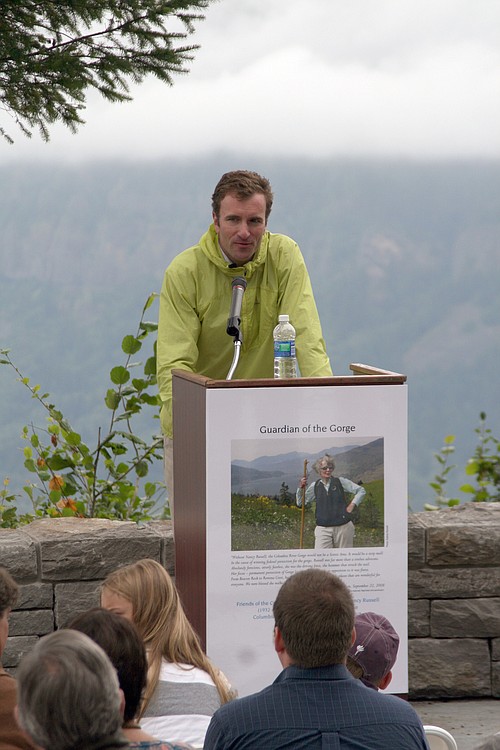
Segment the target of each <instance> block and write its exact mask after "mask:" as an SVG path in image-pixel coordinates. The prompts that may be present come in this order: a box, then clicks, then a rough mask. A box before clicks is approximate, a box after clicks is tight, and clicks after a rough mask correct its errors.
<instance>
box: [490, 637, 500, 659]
mask: <svg viewBox="0 0 500 750" xmlns="http://www.w3.org/2000/svg"><path fill="white" fill-rule="evenodd" d="M491 660H492V661H500V638H492V639H491Z"/></svg>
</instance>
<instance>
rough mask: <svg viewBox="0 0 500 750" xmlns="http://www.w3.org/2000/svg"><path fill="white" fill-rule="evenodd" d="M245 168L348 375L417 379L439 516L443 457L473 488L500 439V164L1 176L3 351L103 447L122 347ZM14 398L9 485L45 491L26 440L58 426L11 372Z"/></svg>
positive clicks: (2, 440) (225, 163) (418, 503)
mask: <svg viewBox="0 0 500 750" xmlns="http://www.w3.org/2000/svg"><path fill="white" fill-rule="evenodd" d="M240 167H241V168H250V169H256V170H257V171H260V172H262V173H263V174H266V176H268V177H269V178H270V180H271V182H272V184H273V188H274V191H275V205H274V208H273V212H272V214H271V218H270V223H269V228H270V229H271V231H277V232H284V233H286V234H289V235H291V236H292V237H294V238H295V239H296V240H297V241H298V243H299V245H300V246H301V249H302V252H303V254H304V256H305V259H306V262H307V265H308V268H309V272H310V275H311V279H312V283H313V287H314V291H315V296H316V301H317V304H318V308H319V312H320V316H321V320H322V325H323V331H324V335H325V340H326V343H327V348H328V352H329V354H330V357H331V359H332V363H333V367H334V371H335V372H336V374H345V373H347V372H348V371H349V363H350V362H365V363H367V364H371V365H374V366H378V367H382V368H387V369H390V370H395V371H397V372H402V373H405V374H406V375H407V376H408V387H409V401H410V405H409V467H410V490H409V503H410V505H411V507H412V508H413V509H414V510H417V509H419V508H420V507H422V504H423V503H424V502H426V501H428V500H432V492H431V490H430V489H429V488H428V482H429V481H430V480H431V479H432V476H433V474H434V473H435V472H436V470H437V464H435V460H434V458H433V454H434V452H435V451H437V450H438V449H439V448H440V447H441V445H442V441H443V438H444V437H445V436H446V435H448V434H455V435H456V438H457V441H456V442H457V455H456V456H455V458H454V459H453V462H454V463H457V464H458V467H459V469H460V470H458V469H457V471H455V472H454V473H452V475H451V480H450V484H451V487H452V488H453V487H457V486H458V485H459V484H461V483H463V482H464V481H465V479H464V476H463V465H464V463H465V461H466V460H467V458H468V457H469V456H470V455H471V454H472V451H473V449H474V446H475V444H476V436H475V434H474V428H475V427H476V425H477V424H478V419H479V413H480V411H483V410H484V411H485V412H486V413H487V415H488V425H489V426H490V427H491V428H492V429H493V432H494V434H496V435H497V436H500V417H499V411H498V367H499V364H500V363H499V358H500V354H499V353H500V346H499V345H500V317H499V312H500V310H499V302H498V300H499V296H498V275H499V270H498V269H499V268H500V163H497V162H481V161H476V162H472V161H469V162H429V163H422V162H420V163H413V162H409V161H393V162H389V161H333V160H330V161H319V160H294V159H286V160H285V159H282V160H272V159H264V158H262V157H258V158H255V159H251V158H247V159H245V163H244V164H242V163H241V160H240V159H239V158H237V157H234V156H231V155H230V154H220V155H219V156H217V158H216V157H213V158H210V159H208V158H207V159H203V160H191V161H184V162H183V161H159V162H142V163H135V164H133V163H132V164H130V163H129V164H120V163H113V162H99V163H95V164H87V165H85V166H66V167H64V166H57V167H54V166H42V165H38V166H34V165H31V166H30V165H27V164H23V165H15V164H11V165H8V166H3V167H0V184H1V186H2V202H1V205H0V229H1V238H2V241H1V243H0V260H1V262H0V280H1V317H0V347H1V348H10V349H11V354H12V357H13V358H14V360H15V361H16V363H17V364H18V365H19V366H20V368H21V370H22V372H23V374H24V375H28V376H30V377H31V378H32V381H33V382H35V383H40V384H41V387H42V390H43V391H49V392H50V393H51V395H52V397H53V400H54V401H55V403H56V404H57V405H58V406H59V408H61V409H62V410H63V411H64V413H65V414H66V416H67V417H68V418H69V420H70V421H71V422H72V423H73V426H74V428H75V429H77V430H78V431H79V432H81V433H82V435H83V436H84V438H85V439H87V440H90V439H91V436H95V435H96V434H97V429H98V427H99V425H100V424H103V425H104V424H107V421H108V418H109V417H108V415H107V413H106V408H105V406H104V403H103V398H104V394H105V392H106V389H107V388H108V373H109V370H110V369H111V367H113V366H114V365H115V364H119V363H121V362H122V355H121V350H120V344H121V339H122V338H123V336H124V335H126V334H128V333H134V332H135V330H136V327H137V322H138V320H139V316H140V312H141V309H142V306H143V304H144V302H145V300H146V297H147V296H148V294H149V293H150V292H152V291H159V289H160V285H161V280H162V276H163V271H164V268H165V267H166V266H167V265H168V263H169V262H170V260H171V259H172V258H173V257H174V255H176V254H177V253H178V252H179V251H180V250H182V249H184V248H185V247H188V246H189V245H191V244H193V243H194V242H196V240H197V239H198V238H199V236H200V235H201V234H202V233H203V232H204V231H205V229H206V228H207V226H208V224H209V222H210V196H211V193H212V191H213V187H214V185H215V183H216V182H217V180H218V178H219V176H220V174H221V173H222V172H224V171H226V170H227V169H234V168H240ZM156 315H157V309H156V307H154V308H152V309H151V311H150V318H153V317H155V316H156ZM0 388H1V393H2V399H1V403H0V458H1V462H0V467H1V475H2V478H3V477H4V476H6V475H8V476H11V478H12V480H11V487H12V488H14V487H19V486H21V484H22V483H23V482H25V481H26V480H27V479H28V478H29V477H27V476H26V473H25V472H24V471H23V469H22V461H23V458H22V441H21V439H20V430H21V427H22V425H24V424H28V423H30V422H35V423H36V424H41V425H43V424H44V421H45V417H44V415H43V414H42V412H41V410H40V409H38V408H37V407H36V404H35V403H34V402H33V401H32V400H31V399H30V397H29V394H28V393H27V392H26V391H25V390H24V389H23V387H22V386H21V385H20V384H19V383H17V382H15V377H14V374H13V373H12V372H11V371H10V370H9V369H8V368H6V367H5V366H2V367H0ZM145 429H146V430H148V429H150V425H149V424H147V425H146V426H145ZM153 429H154V430H156V429H157V423H154V425H153ZM463 499H465V497H464V498H463Z"/></svg>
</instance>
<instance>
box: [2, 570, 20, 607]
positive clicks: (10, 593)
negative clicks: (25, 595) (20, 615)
mask: <svg viewBox="0 0 500 750" xmlns="http://www.w3.org/2000/svg"><path fill="white" fill-rule="evenodd" d="M18 591H19V588H18V585H17V583H16V582H15V581H14V579H13V578H12V576H11V574H10V573H9V571H8V570H7V569H6V568H1V567H0V617H3V616H4V614H5V612H6V611H7V610H8V609H12V607H13V606H14V605H15V603H16V602H17V596H18Z"/></svg>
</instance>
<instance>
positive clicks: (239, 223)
mask: <svg viewBox="0 0 500 750" xmlns="http://www.w3.org/2000/svg"><path fill="white" fill-rule="evenodd" d="M213 220H214V225H215V231H216V232H217V234H218V236H219V245H220V246H221V249H222V250H223V251H224V252H225V254H226V255H227V257H228V258H229V260H230V261H231V262H232V263H236V265H238V266H242V265H244V264H245V263H248V261H249V260H251V259H252V258H253V256H254V255H255V253H256V252H257V250H258V249H259V245H260V241H261V239H262V235H263V234H264V232H265V231H266V199H265V197H264V196H263V195H262V193H255V194H254V195H252V197H251V198H248V200H244V201H240V200H238V198H236V196H234V195H226V196H225V197H224V198H223V199H222V201H221V204H220V212H219V218H217V216H216V215H215V213H214V214H213Z"/></svg>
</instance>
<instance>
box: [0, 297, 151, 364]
mask: <svg viewBox="0 0 500 750" xmlns="http://www.w3.org/2000/svg"><path fill="white" fill-rule="evenodd" d="M157 297H158V292H152V293H151V294H150V295H149V297H148V298H147V300H146V304H145V305H144V307H143V312H146V310H147V309H148V308H149V307H151V305H152V304H153V302H154V301H155V299H156V298H157ZM8 351H9V349H4V350H3V351H2V354H7V352H8Z"/></svg>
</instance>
